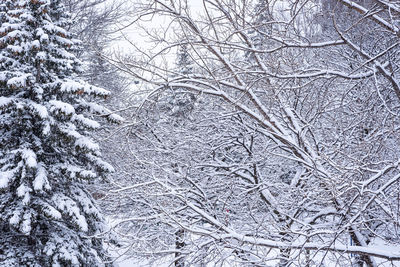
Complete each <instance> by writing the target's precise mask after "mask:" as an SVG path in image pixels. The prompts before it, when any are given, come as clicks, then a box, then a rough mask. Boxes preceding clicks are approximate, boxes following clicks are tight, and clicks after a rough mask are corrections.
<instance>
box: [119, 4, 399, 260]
mask: <svg viewBox="0 0 400 267" xmlns="http://www.w3.org/2000/svg"><path fill="white" fill-rule="evenodd" d="M137 2H138V4H137V8H136V10H137V11H138V15H137V17H136V18H135V19H138V20H140V19H141V18H146V16H149V15H151V16H162V17H163V18H165V17H167V19H166V20H168V19H169V20H168V21H170V22H171V23H170V24H168V27H166V28H165V32H162V35H158V36H157V32H149V34H152V33H154V36H153V37H154V38H153V39H154V41H156V42H158V43H157V44H159V43H163V45H164V46H163V47H162V49H161V50H160V51H156V52H154V53H152V51H147V53H141V54H140V55H141V57H142V58H139V57H138V58H135V57H132V58H131V60H125V61H123V62H118V60H115V62H114V63H115V64H116V65H118V66H119V67H120V68H121V69H124V70H125V71H126V73H128V74H131V75H132V76H133V77H135V78H138V79H142V80H143V82H147V83H148V84H151V85H152V86H154V92H153V93H152V94H151V96H154V95H155V94H157V93H159V94H161V93H160V92H164V93H166V92H167V91H168V90H170V91H174V90H186V91H191V92H192V93H193V94H194V95H196V98H197V100H198V101H199V106H198V108H195V109H194V110H193V111H191V112H192V118H189V120H187V121H185V122H186V123H187V124H186V126H185V127H181V126H182V125H184V124H183V123H180V124H177V125H178V127H179V128H178V127H177V128H175V129H174V128H173V127H171V124H167V125H165V127H164V128H161V129H158V130H157V131H149V134H148V135H144V134H143V133H144V131H141V129H142V128H140V127H136V128H135V127H133V128H132V132H134V133H135V134H137V135H140V136H141V138H142V139H143V140H145V141H146V142H147V144H149V145H148V146H143V147H141V146H140V143H135V146H136V147H135V148H134V150H133V151H140V152H143V153H137V154H136V157H137V161H136V164H138V166H141V167H142V168H137V169H138V170H139V171H138V172H134V175H133V178H132V181H133V182H134V183H133V184H132V185H126V186H124V187H121V188H119V189H117V190H116V192H117V191H118V192H119V193H123V194H126V195H127V196H129V199H130V201H131V202H126V203H127V206H126V207H127V208H128V209H129V207H131V208H132V213H131V214H130V216H129V217H127V218H125V220H124V223H125V224H129V225H130V227H132V228H131V229H133V231H132V232H133V233H135V234H134V235H135V237H138V238H135V237H134V238H133V242H132V244H133V245H132V248H134V249H133V251H134V252H136V253H139V254H140V253H142V255H159V256H165V255H168V254H169V255H177V254H176V253H177V251H176V246H175V243H174V242H171V239H168V236H170V235H171V233H173V231H172V230H174V229H176V228H182V229H184V231H185V233H186V234H187V235H188V236H189V238H187V239H186V240H185V246H184V247H182V248H181V249H180V251H178V253H180V254H179V255H185V256H184V257H185V261H186V262H187V263H189V264H192V265H194V264H201V263H202V262H208V263H211V264H216V263H218V264H221V265H223V264H224V263H227V264H228V265H230V266H232V265H234V264H237V265H238V266H243V265H245V266H251V265H252V264H253V265H255V266H271V265H275V266H276V265H278V266H313V265H314V266H315V265H317V266H324V265H331V264H336V265H337V266H379V265H380V264H387V265H388V266H390V264H391V263H394V262H398V261H399V260H400V255H399V254H398V253H397V252H396V251H398V248H399V247H400V232H399V223H398V218H399V216H400V215H399V211H400V209H399V207H400V201H398V199H399V198H398V196H399V194H400V187H399V185H400V169H399V163H400V161H399V159H400V155H399V153H398V148H399V146H400V143H399V141H398V140H399V132H400V131H399V129H400V105H399V103H400V101H399V94H398V93H399V90H398V88H399V71H400V68H399V64H398V62H399V55H400V53H399V51H400V50H399V42H398V40H399V39H398V36H399V26H398V25H399V22H400V13H399V5H398V4H397V3H392V2H388V1H372V0H371V1H350V0H339V1H329V0H326V1H307V0H304V1H302V0H299V1H261V0H260V1H254V2H255V3H253V1H236V0H212V1H211V0H205V1H203V5H202V6H201V8H199V9H197V10H196V11H193V10H190V8H188V1H185V0H171V1H162V0H155V1H152V2H148V1H137ZM196 12H197V15H194V14H195V13H196ZM198 13H201V14H198ZM170 29H173V31H174V32H178V35H174V32H172V30H171V31H169V30H170ZM178 29H179V30H178ZM168 31H169V32H168ZM181 44H184V45H187V46H188V47H190V55H191V58H192V60H193V63H194V65H195V66H196V71H195V72H194V73H193V74H190V75H182V74H181V75H174V74H175V73H174V70H172V69H167V68H164V66H162V65H159V64H156V63H157V60H155V59H154V58H156V57H157V56H162V55H163V53H164V51H167V50H168V48H170V47H179V46H180V45H181ZM139 52H140V51H139ZM143 58H144V59H143ZM146 59H148V60H146ZM160 61H161V60H160ZM147 100H152V101H155V100H156V99H155V98H151V97H149V98H148V99H147ZM155 105H156V104H155ZM141 115H142V116H144V114H141ZM152 116H153V117H148V118H147V121H150V119H155V118H156V117H157V116H158V114H157V113H156V114H152ZM142 118H143V117H142ZM190 119H192V120H193V121H190ZM143 120H146V119H145V118H143V119H142V121H143ZM134 126H137V125H134ZM150 126H151V125H150ZM158 126H160V124H158ZM167 126H168V127H167ZM149 129H151V130H153V129H157V128H154V127H149ZM178 129H179V130H178ZM149 147H150V149H149ZM147 153H148V154H147ZM153 153H154V154H153ZM150 155H152V156H151V157H150ZM173 161H176V163H177V164H172V165H171V162H173ZM146 164H148V165H147V166H149V165H151V166H152V168H147V169H146V168H145V167H144V166H146ZM128 203H130V205H131V206H129V204H128ZM138 207H146V208H144V209H138ZM143 225H146V226H145V227H144V226H143ZM158 230H159V231H158ZM154 234H158V236H154ZM143 236H152V237H153V239H152V242H151V245H150V244H149V243H150V242H149V243H146V242H148V240H149V239H146V242H143V240H141V238H140V237H143ZM151 253H152V254H151Z"/></svg>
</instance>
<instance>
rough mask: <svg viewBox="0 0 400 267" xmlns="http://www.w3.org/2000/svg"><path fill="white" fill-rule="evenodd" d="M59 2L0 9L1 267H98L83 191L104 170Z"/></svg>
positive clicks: (21, 0)
mask: <svg viewBox="0 0 400 267" xmlns="http://www.w3.org/2000/svg"><path fill="white" fill-rule="evenodd" d="M60 2H61V1H58V0H3V1H2V3H1V4H0V22H1V27H0V214H1V216H0V266H104V265H105V264H104V261H105V260H106V253H105V251H104V248H103V242H102V240H101V238H99V237H98V234H99V233H100V232H101V231H103V230H104V222H103V219H102V217H101V214H100V212H99V210H98V209H97V208H96V205H95V204H94V202H93V199H92V198H91V196H90V194H89V193H88V192H87V191H86V190H85V183H87V182H88V181H91V180H93V179H95V178H98V177H101V176H103V175H104V174H105V173H107V172H109V171H112V167H111V166H110V165H109V164H107V163H106V162H104V161H103V160H102V159H101V154H100V151H99V146H98V145H97V144H96V143H95V142H94V141H93V140H91V138H89V137H88V136H87V133H88V131H89V130H91V129H95V128H97V127H99V123H98V122H96V121H95V120H93V119H91V118H90V116H91V115H90V114H92V116H93V114H98V115H100V116H103V117H108V119H110V120H116V119H117V117H116V116H110V115H109V112H108V111H107V110H106V109H105V108H103V107H102V106H100V105H98V104H95V103H93V102H90V99H91V98H93V97H104V98H105V97H106V96H108V94H109V92H108V91H106V90H104V89H101V88H97V87H94V86H90V85H89V84H87V83H84V82H83V81H81V80H79V78H78V76H77V75H78V74H79V73H80V71H81V67H80V62H79V60H78V59H77V58H76V57H75V56H74V55H73V54H72V52H73V49H75V47H77V46H76V44H77V41H76V40H74V39H72V38H71V36H70V34H69V33H68V32H67V31H65V30H64V29H65V27H66V26H67V25H68V23H69V20H68V17H67V16H66V15H65V13H64V9H63V6H62V4H61V3H60Z"/></svg>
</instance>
